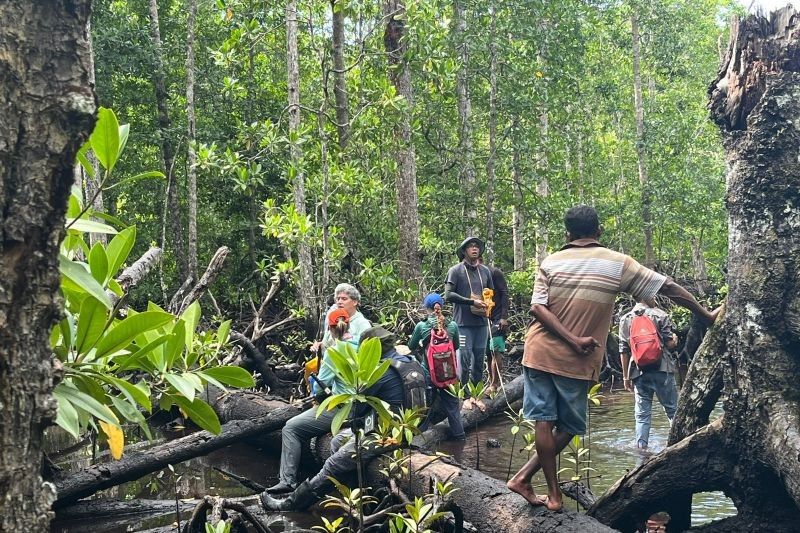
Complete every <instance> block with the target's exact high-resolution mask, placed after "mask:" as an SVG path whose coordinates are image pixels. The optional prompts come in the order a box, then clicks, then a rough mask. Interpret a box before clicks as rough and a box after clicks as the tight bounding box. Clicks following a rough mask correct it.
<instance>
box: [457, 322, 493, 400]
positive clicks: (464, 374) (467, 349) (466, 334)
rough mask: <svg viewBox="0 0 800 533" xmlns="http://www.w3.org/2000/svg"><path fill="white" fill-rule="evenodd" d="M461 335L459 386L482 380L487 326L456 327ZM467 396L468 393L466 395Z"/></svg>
mask: <svg viewBox="0 0 800 533" xmlns="http://www.w3.org/2000/svg"><path fill="white" fill-rule="evenodd" d="M458 332H459V334H460V335H461V376H460V378H461V384H462V385H463V386H464V387H466V386H467V383H468V382H470V381H471V382H472V383H477V382H479V381H481V380H483V364H484V359H485V357H486V346H487V344H488V343H489V329H488V326H486V325H484V326H458ZM467 396H469V393H467Z"/></svg>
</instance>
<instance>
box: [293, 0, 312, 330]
mask: <svg viewBox="0 0 800 533" xmlns="http://www.w3.org/2000/svg"><path fill="white" fill-rule="evenodd" d="M286 69H287V79H288V92H289V109H288V112H289V139H290V146H291V148H290V160H291V161H290V164H289V165H290V169H291V172H290V173H289V175H290V176H292V175H293V176H294V178H293V189H294V208H295V211H297V214H298V215H299V216H300V217H305V216H306V184H305V176H304V174H303V169H302V161H301V160H302V159H303V151H302V149H301V148H300V143H299V139H296V138H295V137H296V136H297V135H299V133H300V60H299V55H298V50H297V2H296V1H295V0H288V1H287V2H286ZM297 255H298V265H297V266H298V268H299V270H300V286H299V287H298V293H299V294H298V296H299V300H300V303H301V305H302V306H303V309H305V311H306V317H308V319H307V320H306V326H307V327H306V329H307V330H310V329H311V328H312V327H314V326H315V325H316V316H317V309H316V305H314V277H313V275H312V268H313V264H312V261H311V247H310V246H309V244H308V243H307V242H302V243H300V244H299V245H298V247H297Z"/></svg>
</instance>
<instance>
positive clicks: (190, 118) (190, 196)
mask: <svg viewBox="0 0 800 533" xmlns="http://www.w3.org/2000/svg"><path fill="white" fill-rule="evenodd" d="M186 1H187V6H186V7H187V15H186V143H187V146H188V153H187V158H186V166H187V169H186V189H187V190H186V195H187V203H188V204H189V206H188V207H189V220H188V223H189V228H188V239H187V244H188V247H187V251H188V257H187V262H188V274H189V275H191V276H192V277H193V278H195V279H197V154H196V153H195V150H194V149H195V142H196V132H195V130H196V122H195V115H194V29H195V19H196V17H197V0H186Z"/></svg>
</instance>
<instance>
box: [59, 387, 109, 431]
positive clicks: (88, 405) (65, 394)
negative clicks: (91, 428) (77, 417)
mask: <svg viewBox="0 0 800 533" xmlns="http://www.w3.org/2000/svg"><path fill="white" fill-rule="evenodd" d="M53 395H54V396H55V397H56V398H57V399H58V398H63V399H64V400H66V401H68V402H70V403H71V404H72V405H73V406H75V407H78V408H80V409H83V410H84V411H86V412H87V413H89V414H90V415H92V416H93V417H95V418H98V419H100V420H102V421H104V422H108V423H109V424H114V425H115V426H118V425H119V420H117V417H116V415H115V414H114V412H113V411H112V410H111V409H109V408H108V406H106V405H103V404H101V403H100V402H98V401H97V400H95V399H94V398H92V397H91V396H90V395H88V394H86V393H85V392H82V391H79V390H78V389H76V388H74V387H71V386H69V385H67V383H66V382H62V383H59V384H58V385H56V388H55V389H53Z"/></svg>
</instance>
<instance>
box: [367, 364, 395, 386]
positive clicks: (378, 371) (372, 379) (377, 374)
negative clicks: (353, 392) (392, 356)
mask: <svg viewBox="0 0 800 533" xmlns="http://www.w3.org/2000/svg"><path fill="white" fill-rule="evenodd" d="M390 364H391V361H389V360H388V359H384V360H383V361H381V364H380V365H378V366H377V368H374V369H373V370H372V373H371V374H370V375H369V376H367V378H366V381H365V382H364V385H363V387H364V389H368V388H370V387H372V386H373V385H374V384H375V383H377V382H378V380H379V379H381V377H382V376H383V375H384V374H385V373H386V371H387V370H388V369H389V365H390Z"/></svg>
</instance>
